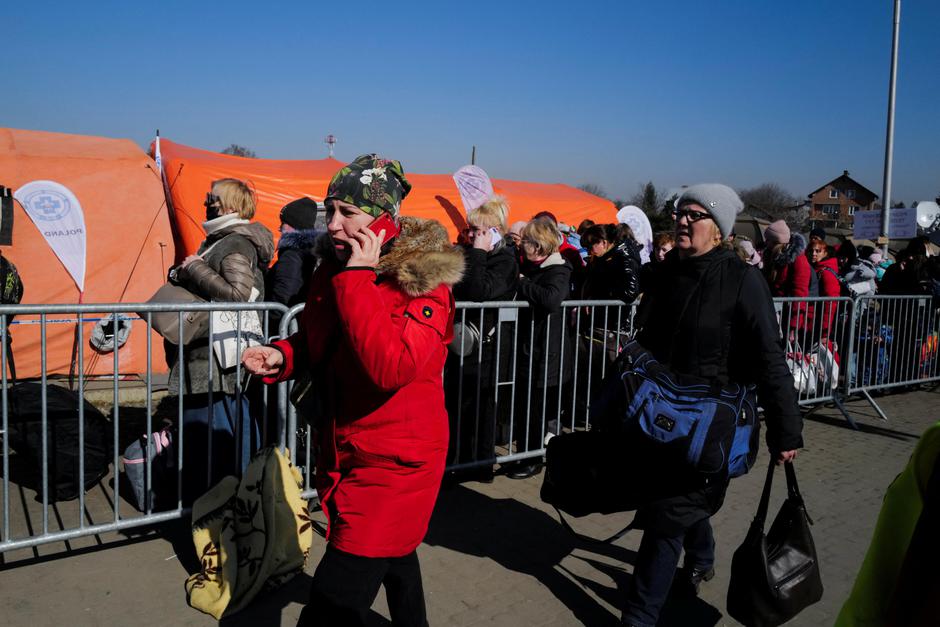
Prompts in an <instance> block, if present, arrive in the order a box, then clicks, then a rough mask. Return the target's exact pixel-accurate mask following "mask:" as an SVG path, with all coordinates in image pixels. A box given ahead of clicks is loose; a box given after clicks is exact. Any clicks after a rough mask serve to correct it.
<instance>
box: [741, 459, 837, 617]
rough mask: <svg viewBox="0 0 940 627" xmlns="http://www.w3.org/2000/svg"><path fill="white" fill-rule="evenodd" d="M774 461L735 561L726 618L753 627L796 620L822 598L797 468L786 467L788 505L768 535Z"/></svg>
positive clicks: (813, 546) (781, 511)
mask: <svg viewBox="0 0 940 627" xmlns="http://www.w3.org/2000/svg"><path fill="white" fill-rule="evenodd" d="M774 465H775V464H774V460H773V459H771V460H770V466H769V467H768V469H767V480H766V481H765V482H764V492H763V494H761V499H760V505H758V507H757V514H756V515H755V516H754V521H753V522H752V523H751V528H750V529H749V530H748V532H747V537H745V538H744V542H743V543H741V546H739V547H738V550H737V551H735V552H734V557H733V558H732V560H731V581H730V582H729V584H728V614H730V615H731V616H732V617H733V618H734V619H736V620H738V621H740V622H742V623H744V624H745V625H749V626H752V627H771V626H774V625H780V624H782V623H785V622H787V621H788V620H790V619H792V618H793V617H794V616H796V615H797V614H799V613H800V612H801V611H803V609H804V608H806V607H808V606H810V605H812V604H813V603H816V602H817V601H819V600H820V599H821V598H822V595H823V585H822V579H821V578H820V575H819V561H818V560H817V559H816V546H815V545H814V544H813V536H812V535H811V534H810V531H809V526H810V525H811V524H812V520H810V517H809V515H808V514H807V513H806V506H805V505H804V504H803V497H802V496H801V495H800V489H799V487H798V486H797V483H796V470H794V468H793V463H792V462H790V463H788V464H784V465H783V466H784V469H785V470H786V475H787V500H786V501H784V502H783V505H782V506H781V507H780V511H779V512H778V513H777V517H776V518H775V519H774V522H773V524H771V525H770V531H769V532H768V533H767V535H764V521H765V519H766V517H767V508H768V505H769V502H770V487H771V484H772V483H773V478H774Z"/></svg>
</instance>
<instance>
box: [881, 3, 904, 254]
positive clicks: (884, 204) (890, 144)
mask: <svg viewBox="0 0 940 627" xmlns="http://www.w3.org/2000/svg"><path fill="white" fill-rule="evenodd" d="M900 31H901V0H894V36H893V38H892V41H891V78H890V79H889V81H888V131H887V138H886V140H885V172H884V185H883V186H882V192H881V193H882V195H881V236H882V237H883V238H884V253H885V256H887V253H888V220H889V214H890V213H891V168H892V167H893V165H894V164H893V161H894V92H895V89H896V87H897V76H898V38H899V36H900Z"/></svg>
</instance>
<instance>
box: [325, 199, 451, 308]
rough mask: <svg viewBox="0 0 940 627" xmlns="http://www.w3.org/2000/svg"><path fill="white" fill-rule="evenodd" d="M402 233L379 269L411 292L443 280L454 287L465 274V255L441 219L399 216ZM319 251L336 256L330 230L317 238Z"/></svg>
mask: <svg viewBox="0 0 940 627" xmlns="http://www.w3.org/2000/svg"><path fill="white" fill-rule="evenodd" d="M398 220H399V225H400V226H401V233H400V234H399V235H398V237H397V238H395V240H394V241H393V242H392V247H391V250H389V251H388V252H387V253H385V254H384V255H382V257H381V258H380V259H379V265H378V266H377V267H376V272H377V273H379V274H384V275H388V276H390V277H392V278H394V279H395V280H396V281H397V282H398V284H399V286H401V289H402V290H403V291H404V292H405V293H406V294H408V295H409V296H421V295H423V294H427V293H429V292H431V291H433V290H434V288H436V287H437V286H438V285H440V284H441V283H443V284H445V285H447V287H453V286H454V284H456V283H457V282H459V281H460V279H461V277H463V270H464V256H463V253H462V252H461V251H460V249H459V248H457V247H456V246H454V245H453V244H451V243H450V238H449V237H448V236H447V230H446V229H445V228H444V227H443V226H442V225H441V223H440V222H438V221H437V220H426V219H423V218H412V217H405V216H401V217H399V219H398ZM315 252H316V253H317V254H318V255H320V256H321V257H328V258H335V256H336V253H335V249H334V248H333V242H332V240H331V239H330V235H329V233H323V234H322V235H321V236H320V237H318V238H317V241H316V247H315Z"/></svg>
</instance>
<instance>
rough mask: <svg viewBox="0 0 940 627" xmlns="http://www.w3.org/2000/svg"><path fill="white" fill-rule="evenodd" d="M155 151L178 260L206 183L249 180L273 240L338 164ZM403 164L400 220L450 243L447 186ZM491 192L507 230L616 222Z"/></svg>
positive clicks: (572, 195)
mask: <svg viewBox="0 0 940 627" xmlns="http://www.w3.org/2000/svg"><path fill="white" fill-rule="evenodd" d="M151 150H152V148H151ZM160 152H161V155H162V159H163V169H164V172H166V176H167V181H168V183H169V187H170V197H171V204H172V208H173V212H174V217H175V219H176V225H177V227H178V231H179V235H180V241H179V242H178V243H179V254H180V255H181V256H185V255H188V254H191V253H193V252H195V251H196V248H197V247H198V246H199V243H200V242H201V241H202V240H203V239H205V233H204V232H203V230H202V221H203V220H205V208H204V207H203V204H202V203H203V201H204V200H205V197H206V192H208V191H209V187H210V185H211V184H212V181H214V180H216V179H220V178H224V177H234V178H238V179H243V180H247V181H250V182H251V184H252V185H253V186H254V188H255V191H256V193H257V196H258V210H257V213H256V219H257V220H259V221H260V222H261V223H263V224H264V225H266V226H267V227H268V228H269V229H271V231H272V232H274V234H275V237H277V227H278V226H279V224H280V221H279V219H278V212H279V211H280V209H281V207H283V206H284V205H285V204H287V203H288V202H290V201H291V200H294V199H296V198H299V197H301V196H308V197H310V198H313V199H314V200H317V201H322V200H323V197H324V195H325V194H326V188H327V185H328V184H329V181H330V179H331V178H332V176H333V174H334V173H336V171H337V170H338V169H339V168H341V167H342V166H343V165H344V163H343V162H341V161H338V160H336V159H319V160H309V161H275V160H269V159H249V158H245V157H233V156H229V155H222V154H219V153H215V152H209V151H207V150H200V149H198V148H191V147H189V146H184V145H182V144H177V143H174V142H172V141H169V140H166V139H161V150H160ZM404 165H405V167H406V170H405V174H406V176H407V177H408V180H409V181H410V182H411V184H412V185H413V189H412V191H411V193H410V194H409V195H408V197H407V198H406V199H405V200H404V202H403V203H402V209H401V211H402V214H403V215H409V216H417V217H422V218H434V219H436V220H439V221H440V222H441V223H442V224H443V225H444V226H445V227H447V230H448V231H449V232H450V235H451V237H452V238H454V239H456V237H457V233H458V232H459V231H460V229H462V228H463V227H464V226H466V220H465V215H466V214H465V213H464V209H463V205H462V203H461V201H460V194H459V193H458V192H457V186H456V184H455V183H454V179H453V178H452V177H451V175H450V174H414V173H411V172H409V171H408V170H407V164H404ZM493 187H494V189H495V191H496V193H497V194H502V195H503V196H506V198H507V199H508V200H509V205H510V208H511V210H510V215H509V222H510V224H511V223H512V222H514V221H517V220H528V219H529V218H531V217H532V215H533V214H535V213H538V212H539V211H550V212H552V213H553V214H555V216H556V217H557V218H558V219H559V220H560V221H561V222H565V223H567V224H571V225H575V226H576V225H577V224H578V223H579V222H581V220H584V219H585V218H591V219H592V220H595V221H598V222H612V221H614V219H615V215H616V214H615V209H614V207H613V205H612V204H611V202H610V201H607V200H604V199H602V198H598V197H597V196H594V195H593V194H588V193H586V192H582V191H581V190H578V189H575V188H573V187H569V186H568V185H560V184H555V185H550V184H545V183H525V182H521V181H506V180H501V179H494V180H493Z"/></svg>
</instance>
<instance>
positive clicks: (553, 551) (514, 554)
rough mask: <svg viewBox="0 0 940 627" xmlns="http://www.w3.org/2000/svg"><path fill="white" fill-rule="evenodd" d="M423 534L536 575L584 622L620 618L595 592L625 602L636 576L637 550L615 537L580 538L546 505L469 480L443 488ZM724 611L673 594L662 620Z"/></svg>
mask: <svg viewBox="0 0 940 627" xmlns="http://www.w3.org/2000/svg"><path fill="white" fill-rule="evenodd" d="M632 533H637V534H638V533H641V532H640V531H634V532H632ZM424 541H425V543H426V544H429V545H431V546H440V547H444V548H447V549H450V550H453V551H457V552H459V553H465V554H467V555H475V556H478V557H486V558H489V559H492V560H493V561H495V562H496V563H498V564H499V565H500V566H502V567H503V568H506V569H508V570H512V571H515V572H518V573H522V574H525V575H530V576H532V577H534V578H535V579H537V580H538V581H539V582H540V583H542V584H543V585H544V586H545V587H546V588H548V590H549V591H550V592H551V594H552V595H554V596H555V598H557V599H558V600H559V601H561V602H562V603H564V604H565V606H566V607H567V608H568V609H569V610H571V612H572V614H574V616H575V617H576V618H577V620H578V621H579V622H580V623H581V624H584V625H592V626H594V625H616V624H618V621H619V618H620V612H619V611H618V612H617V614H616V615H614V614H612V613H611V612H610V610H609V609H608V608H606V607H604V606H603V605H602V604H600V603H598V601H597V600H596V599H595V598H594V596H592V594H593V595H596V597H597V598H599V599H601V600H602V601H603V602H605V603H607V604H609V605H611V606H613V607H615V608H618V610H619V608H621V607H622V606H623V598H624V591H625V589H626V585H627V584H628V583H629V581H630V577H631V575H630V574H629V573H628V572H627V571H626V570H625V569H624V566H625V565H627V564H631V565H632V564H633V561H634V559H635V557H636V552H634V551H632V550H630V549H627V548H624V547H622V546H619V545H616V544H602V543H594V542H585V541H582V540H578V539H577V538H575V537H573V536H572V535H571V534H570V533H569V532H568V531H567V530H565V529H564V528H563V527H562V526H561V524H560V523H559V522H558V520H557V519H555V518H554V517H553V516H552V515H550V514H547V513H545V512H544V511H542V510H539V509H536V508H534V507H531V506H529V505H526V504H524V503H521V502H519V501H516V500H514V499H509V498H492V497H489V496H486V495H485V494H481V493H479V492H477V491H475V490H472V489H470V488H466V487H463V486H455V487H453V488H450V489H445V490H443V491H442V492H441V495H440V497H439V498H438V502H437V506H436V507H435V509H434V516H433V517H432V519H431V524H430V527H429V529H428V534H427V536H426V537H425V540H424ZM601 557H603V558H606V559H600V558H601ZM565 558H569V559H570V560H580V561H582V562H583V563H585V564H587V565H588V566H590V567H592V568H593V569H595V570H596V571H597V572H599V573H601V574H603V575H605V576H607V577H609V578H610V579H611V580H613V581H614V584H615V585H614V586H613V587H611V586H609V585H604V584H603V583H600V582H598V581H597V580H596V579H593V578H590V577H584V576H582V575H579V574H576V573H575V572H573V570H572V569H571V568H569V567H567V566H566V565H565V564H562V561H563V560H564V559H565ZM611 561H614V562H616V563H611ZM569 563H570V561H569ZM721 617H722V614H721V612H720V611H719V610H718V609H717V608H715V607H713V606H712V605H709V604H708V603H707V602H705V601H703V600H702V599H699V598H690V599H686V598H676V597H672V596H670V598H669V600H668V601H667V602H666V605H665V607H664V608H663V612H662V615H661V616H660V621H659V624H660V625H663V626H666V627H670V626H671V627H679V626H682V627H713V626H714V625H716V624H718V622H719V620H720V619H721Z"/></svg>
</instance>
